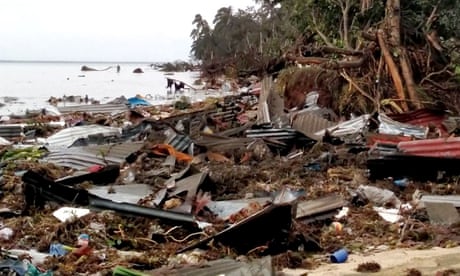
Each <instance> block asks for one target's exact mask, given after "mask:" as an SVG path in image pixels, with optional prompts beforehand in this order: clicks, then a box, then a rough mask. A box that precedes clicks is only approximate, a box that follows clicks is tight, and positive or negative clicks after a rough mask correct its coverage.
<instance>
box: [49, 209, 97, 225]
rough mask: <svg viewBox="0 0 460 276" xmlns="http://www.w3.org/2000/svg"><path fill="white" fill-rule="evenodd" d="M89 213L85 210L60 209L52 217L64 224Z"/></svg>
mask: <svg viewBox="0 0 460 276" xmlns="http://www.w3.org/2000/svg"><path fill="white" fill-rule="evenodd" d="M89 213H90V210H89V209H85V208H74V207H61V208H59V209H57V210H56V211H54V212H53V216H54V217H56V218H57V219H58V220H60V221H61V222H66V221H68V220H72V219H75V218H81V217H83V216H86V215H87V214H89Z"/></svg>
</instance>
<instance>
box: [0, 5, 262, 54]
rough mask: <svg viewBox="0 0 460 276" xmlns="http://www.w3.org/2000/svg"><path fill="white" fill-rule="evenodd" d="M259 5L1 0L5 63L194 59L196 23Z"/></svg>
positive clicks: (0, 45)
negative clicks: (224, 9)
mask: <svg viewBox="0 0 460 276" xmlns="http://www.w3.org/2000/svg"><path fill="white" fill-rule="evenodd" d="M254 5H255V4H254V0H130V1H128V0H0V60H40V61H120V62H122V61H126V62H129V61H138V62H166V61H176V60H183V61H188V60H189V59H190V45H191V43H192V40H191V39H190V33H191V31H192V30H193V28H194V26H193V25H192V22H193V19H194V18H195V15H196V14H198V13H199V14H201V15H202V17H203V18H204V19H206V20H207V21H208V23H209V24H212V21H213V19H214V16H215V14H216V13H217V10H218V9H219V8H221V7H228V6H231V7H232V8H233V9H234V10H237V9H246V8H247V7H248V6H254Z"/></svg>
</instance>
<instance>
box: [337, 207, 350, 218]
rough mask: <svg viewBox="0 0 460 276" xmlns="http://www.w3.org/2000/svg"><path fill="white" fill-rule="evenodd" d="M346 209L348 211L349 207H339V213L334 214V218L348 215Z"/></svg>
mask: <svg viewBox="0 0 460 276" xmlns="http://www.w3.org/2000/svg"><path fill="white" fill-rule="evenodd" d="M348 211H350V208H348V207H346V206H344V207H342V209H340V211H339V213H338V214H337V215H335V218H336V219H341V218H343V217H346V216H347V215H348Z"/></svg>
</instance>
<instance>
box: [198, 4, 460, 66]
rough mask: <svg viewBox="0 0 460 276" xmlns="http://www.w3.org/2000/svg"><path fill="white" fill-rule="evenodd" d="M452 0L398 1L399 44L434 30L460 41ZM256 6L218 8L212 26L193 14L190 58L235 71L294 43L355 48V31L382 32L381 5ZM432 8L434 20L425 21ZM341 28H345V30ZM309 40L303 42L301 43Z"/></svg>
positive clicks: (419, 39) (421, 40)
mask: <svg viewBox="0 0 460 276" xmlns="http://www.w3.org/2000/svg"><path fill="white" fill-rule="evenodd" d="M457 2H458V1H456V0H416V1H401V15H402V19H401V33H402V43H404V44H406V45H411V44H412V45H413V44H420V43H423V44H425V43H426V41H425V34H426V33H427V32H429V31H431V30H436V31H437V32H438V34H439V35H440V36H441V37H443V38H444V39H448V38H450V37H460V16H459V15H460V9H458V7H457V5H458V3H457ZM255 3H256V4H257V6H256V7H252V8H250V9H247V10H245V11H243V10H238V11H234V10H233V9H232V8H231V7H222V8H221V9H219V10H218V11H217V14H216V16H215V18H214V20H213V21H212V23H213V27H211V26H210V25H209V24H208V22H207V21H206V20H205V19H204V18H202V16H201V15H199V14H198V15H196V16H195V18H194V20H193V22H192V24H193V25H194V29H193V30H192V32H191V34H190V37H191V38H192V40H193V43H192V47H191V55H192V57H193V58H195V59H196V60H199V61H201V62H202V64H207V65H209V64H227V65H229V66H231V67H232V68H235V69H236V70H237V71H245V70H248V71H250V70H252V69H254V68H255V67H264V66H266V65H267V64H268V63H269V61H270V60H272V59H274V58H277V57H280V56H281V55H282V54H283V53H286V52H287V51H298V49H299V45H303V44H305V43H306V42H308V43H317V44H329V45H334V46H336V47H350V48H357V47H359V42H360V32H361V31H368V30H369V29H372V30H375V29H377V28H382V26H383V25H382V23H383V22H384V18H385V8H386V7H385V1H375V0H359V1H358V0H256V1H255ZM437 4H439V5H438V6H437V10H436V11H437V13H436V16H435V17H434V19H435V20H433V21H429V20H428V19H429V18H430V15H431V14H432V12H433V9H434V7H435V6H436V5H437ZM346 30H348V31H347V32H346ZM307 39H309V40H308V41H306V40H307Z"/></svg>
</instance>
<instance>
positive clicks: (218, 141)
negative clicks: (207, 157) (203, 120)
mask: <svg viewBox="0 0 460 276" xmlns="http://www.w3.org/2000/svg"><path fill="white" fill-rule="evenodd" d="M253 141H254V139H252V138H230V137H221V136H218V135H210V134H203V136H202V137H200V139H197V140H195V144H197V145H198V146H202V147H206V148H207V149H212V150H229V149H237V148H246V147H247V146H248V145H249V144H250V143H251V142H253Z"/></svg>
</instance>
